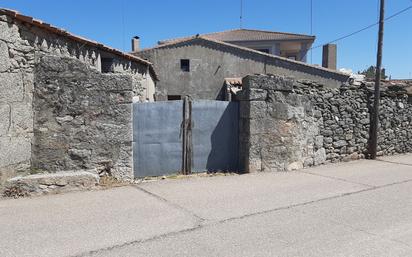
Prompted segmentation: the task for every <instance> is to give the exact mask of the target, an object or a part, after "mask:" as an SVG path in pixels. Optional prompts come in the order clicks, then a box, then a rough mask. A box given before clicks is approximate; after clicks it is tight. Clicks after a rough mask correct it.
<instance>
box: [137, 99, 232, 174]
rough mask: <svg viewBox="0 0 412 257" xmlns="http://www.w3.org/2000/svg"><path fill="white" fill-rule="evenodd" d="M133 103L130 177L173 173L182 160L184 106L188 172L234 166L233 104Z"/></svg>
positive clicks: (177, 169) (198, 102) (206, 101)
mask: <svg viewBox="0 0 412 257" xmlns="http://www.w3.org/2000/svg"><path fill="white" fill-rule="evenodd" d="M183 107H184V103H183V101H167V102H155V103H134V104H133V162H134V175H135V177H145V176H159V175H167V174H174V173H178V172H180V171H181V170H182V164H183V162H184V161H185V158H183V156H184V155H183V151H184V149H185V147H184V144H183V141H182V138H183V136H184V135H186V134H185V133H184V131H182V129H183V128H184V127H185V125H184V123H183V117H185V114H184V109H186V110H190V112H191V113H190V115H187V114H186V117H191V118H190V119H191V120H190V124H191V126H189V129H190V131H189V133H188V134H189V135H191V136H190V138H191V140H189V141H188V142H189V144H190V147H186V150H187V149H190V153H189V157H188V158H189V159H188V160H189V162H190V166H191V170H192V171H193V172H204V171H211V172H214V171H238V168H239V157H238V156H239V125H238V124H239V104H238V103H237V102H223V101H209V100H195V101H192V102H191V108H183Z"/></svg>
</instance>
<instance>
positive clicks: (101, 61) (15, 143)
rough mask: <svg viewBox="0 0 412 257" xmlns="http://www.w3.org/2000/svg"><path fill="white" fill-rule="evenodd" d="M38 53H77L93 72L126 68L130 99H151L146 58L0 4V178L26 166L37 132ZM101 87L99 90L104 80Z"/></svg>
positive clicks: (73, 56) (121, 71)
mask: <svg viewBox="0 0 412 257" xmlns="http://www.w3.org/2000/svg"><path fill="white" fill-rule="evenodd" d="M42 56H53V57H69V58H71V59H76V61H78V60H79V61H80V62H81V63H82V64H86V67H90V68H91V69H92V70H93V71H97V73H98V74H100V73H110V74H107V75H108V76H112V75H113V76H116V74H112V73H118V74H126V75H128V76H130V77H131V83H132V91H133V95H134V98H133V100H135V101H153V94H154V89H155V81H156V80H157V76H156V74H155V72H154V69H153V67H152V64H151V63H150V62H148V61H146V60H143V59H142V58H139V57H137V56H134V55H130V54H127V53H123V52H121V51H119V50H116V49H113V48H111V47H108V46H105V45H103V44H101V43H98V42H95V41H92V40H89V39H85V38H83V37H80V36H76V35H74V34H72V33H70V32H67V31H65V30H63V29H61V28H57V27H55V26H52V25H50V24H47V23H45V22H42V21H40V20H37V19H34V18H32V17H29V16H25V15H22V14H19V13H18V12H16V11H13V10H8V9H0V149H2V150H1V151H0V184H1V181H4V180H5V179H6V178H7V177H11V176H13V174H14V175H15V172H20V171H22V172H23V171H27V170H29V169H31V163H32V159H33V158H32V147H33V145H34V142H35V141H36V139H35V135H36V133H39V131H38V130H37V131H36V129H35V122H34V120H35V112H34V106H35V100H34V98H35V97H34V93H33V92H34V89H35V88H36V85H35V78H36V74H39V72H38V71H37V70H36V64H38V63H39V60H40V59H41V58H42ZM56 70H58V69H56ZM85 74H86V71H85ZM73 76H75V75H73ZM75 79H76V78H75V77H74V78H73V80H74V81H75ZM51 83H53V82H51ZM58 86H60V85H58ZM91 86H96V85H91ZM100 87H101V88H102V90H101V91H102V92H104V85H101V86H100ZM62 90H63V89H62ZM120 93H121V92H120ZM114 95H115V93H113V97H114ZM76 97H77V96H76V95H73V97H72V98H76ZM120 97H121V96H120ZM127 97H129V95H127ZM98 100H99V99H96V101H98ZM100 100H101V99H100ZM85 104H88V103H87V102H86V103H85ZM96 115H97V114H96ZM55 134H56V135H58V133H55ZM50 148H52V147H51V146H50ZM18 174H22V173H18Z"/></svg>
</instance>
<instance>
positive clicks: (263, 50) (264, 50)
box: [256, 49, 269, 54]
mask: <svg viewBox="0 0 412 257" xmlns="http://www.w3.org/2000/svg"><path fill="white" fill-rule="evenodd" d="M256 50H258V51H259V52H263V53H267V54H268V53H269V49H256Z"/></svg>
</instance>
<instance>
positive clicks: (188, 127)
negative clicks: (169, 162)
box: [182, 96, 192, 175]
mask: <svg viewBox="0 0 412 257" xmlns="http://www.w3.org/2000/svg"><path fill="white" fill-rule="evenodd" d="M190 173H192V101H191V100H190V98H189V97H188V96H185V97H184V99H183V123H182V174H183V175H188V174H190Z"/></svg>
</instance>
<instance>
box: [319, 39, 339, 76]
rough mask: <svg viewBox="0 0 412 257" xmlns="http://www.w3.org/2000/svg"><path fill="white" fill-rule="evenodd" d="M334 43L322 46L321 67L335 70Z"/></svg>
mask: <svg viewBox="0 0 412 257" xmlns="http://www.w3.org/2000/svg"><path fill="white" fill-rule="evenodd" d="M336 48H337V47H336V44H327V45H324V46H323V54H322V67H325V68H328V69H332V70H336Z"/></svg>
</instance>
